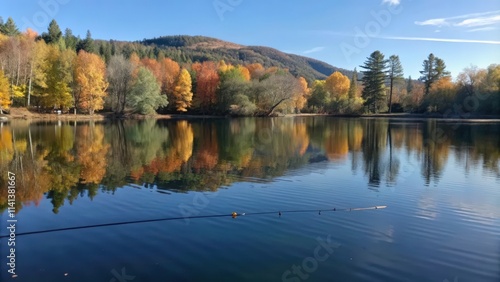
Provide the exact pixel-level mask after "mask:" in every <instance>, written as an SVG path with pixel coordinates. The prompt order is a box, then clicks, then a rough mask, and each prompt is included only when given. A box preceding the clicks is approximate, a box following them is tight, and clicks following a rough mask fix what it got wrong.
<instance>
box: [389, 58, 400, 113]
mask: <svg viewBox="0 0 500 282" xmlns="http://www.w3.org/2000/svg"><path fill="white" fill-rule="evenodd" d="M402 79H403V66H401V61H400V60H399V56H396V55H392V56H391V57H389V83H390V90H389V113H391V112H392V93H393V89H394V82H397V81H399V80H402Z"/></svg>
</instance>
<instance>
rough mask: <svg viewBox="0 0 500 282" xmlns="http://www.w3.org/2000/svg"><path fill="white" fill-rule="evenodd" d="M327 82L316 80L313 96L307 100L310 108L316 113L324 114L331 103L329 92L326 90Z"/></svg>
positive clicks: (312, 88)
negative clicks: (327, 105) (324, 110)
mask: <svg viewBox="0 0 500 282" xmlns="http://www.w3.org/2000/svg"><path fill="white" fill-rule="evenodd" d="M325 84H326V81H324V80H316V81H314V83H313V86H312V87H311V96H310V97H309V99H308V100H307V104H308V105H309V107H312V108H313V110H314V111H315V112H322V111H323V109H324V107H325V106H326V104H327V103H328V101H329V97H328V91H327V90H326V85H325Z"/></svg>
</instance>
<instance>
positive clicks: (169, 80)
mask: <svg viewBox="0 0 500 282" xmlns="http://www.w3.org/2000/svg"><path fill="white" fill-rule="evenodd" d="M160 66H161V76H162V79H161V92H162V93H163V94H165V95H167V98H168V101H169V102H170V103H169V108H171V109H175V106H176V104H175V103H172V101H174V100H175V97H174V90H175V86H176V82H177V78H178V77H179V74H180V72H181V68H180V66H179V64H178V63H177V62H175V61H173V60H172V59H170V58H165V59H163V60H161V61H160Z"/></svg>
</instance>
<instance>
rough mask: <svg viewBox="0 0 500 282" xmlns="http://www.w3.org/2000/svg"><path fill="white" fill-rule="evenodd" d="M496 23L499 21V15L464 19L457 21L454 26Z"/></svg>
mask: <svg viewBox="0 0 500 282" xmlns="http://www.w3.org/2000/svg"><path fill="white" fill-rule="evenodd" d="M496 23H500V15H496V16H491V17H481V18H473V19H466V20H463V21H461V22H459V23H457V24H456V26H465V27H476V26H488V25H494V24H496Z"/></svg>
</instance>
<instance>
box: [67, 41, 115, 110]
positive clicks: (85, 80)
mask: <svg viewBox="0 0 500 282" xmlns="http://www.w3.org/2000/svg"><path fill="white" fill-rule="evenodd" d="M75 81H76V83H77V91H79V92H80V95H79V101H77V102H78V104H79V106H80V108H81V109H82V110H83V111H85V112H87V113H89V114H91V115H93V114H94V112H95V111H96V110H100V109H102V108H103V106H104V97H105V96H106V89H107V87H108V82H107V81H106V64H105V63H104V61H103V60H102V59H101V57H99V56H97V55H96V54H91V53H87V52H85V51H83V50H82V51H80V52H79V53H78V57H77V59H76V68H75Z"/></svg>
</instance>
